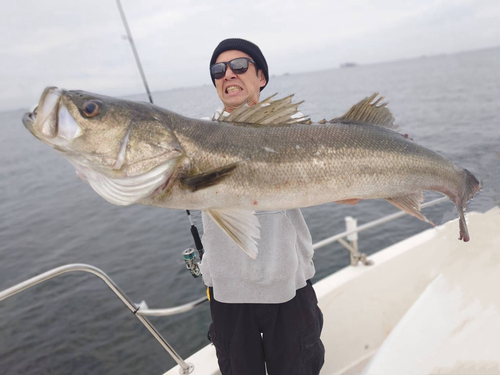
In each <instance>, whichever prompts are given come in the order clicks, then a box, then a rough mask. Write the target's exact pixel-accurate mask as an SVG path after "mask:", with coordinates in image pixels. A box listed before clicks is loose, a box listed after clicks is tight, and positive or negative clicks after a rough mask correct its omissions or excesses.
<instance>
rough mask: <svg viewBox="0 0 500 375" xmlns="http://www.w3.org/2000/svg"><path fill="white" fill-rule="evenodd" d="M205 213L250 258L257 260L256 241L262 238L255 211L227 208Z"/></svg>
mask: <svg viewBox="0 0 500 375" xmlns="http://www.w3.org/2000/svg"><path fill="white" fill-rule="evenodd" d="M205 212H206V213H207V214H208V215H209V216H210V217H211V218H212V220H213V221H215V222H216V223H217V225H218V226H219V227H220V228H221V229H222V230H223V231H224V232H225V233H226V234H227V235H228V236H229V237H230V238H231V239H232V240H233V241H234V242H236V243H237V244H238V245H239V246H240V247H241V248H242V249H243V251H244V252H245V253H247V254H248V256H249V257H250V258H252V259H256V258H257V253H258V252H259V251H258V249H257V241H256V240H255V239H259V238H260V230H259V227H260V224H259V220H258V219H257V217H256V216H255V215H254V211H249V210H241V209H236V208H235V209H231V208H229V209H228V208H225V209H220V210H207V211H205Z"/></svg>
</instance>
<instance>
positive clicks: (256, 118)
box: [217, 94, 312, 127]
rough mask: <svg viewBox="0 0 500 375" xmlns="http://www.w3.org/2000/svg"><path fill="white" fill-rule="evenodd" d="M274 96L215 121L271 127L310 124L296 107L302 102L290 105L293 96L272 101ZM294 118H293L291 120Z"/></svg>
mask: <svg viewBox="0 0 500 375" xmlns="http://www.w3.org/2000/svg"><path fill="white" fill-rule="evenodd" d="M274 96H276V94H274V95H271V96H270V97H268V98H266V99H264V100H263V101H261V102H260V103H258V104H256V105H253V106H251V107H250V106H248V105H247V104H246V103H245V104H244V105H242V106H241V107H239V108H237V109H235V110H234V111H233V112H232V113H231V114H230V115H229V116H223V115H222V114H221V115H220V116H219V118H218V119H217V121H221V122H231V123H235V124H238V123H245V124H253V125H261V126H263V127H267V126H269V127H271V126H275V125H283V124H311V123H312V122H311V120H310V119H309V118H308V117H307V116H304V115H302V114H301V113H300V112H299V110H298V107H299V105H300V104H302V103H303V102H299V103H292V97H293V95H289V96H287V97H285V98H282V99H278V100H272V98H273V97H274ZM292 116H295V117H294V118H291V117H292Z"/></svg>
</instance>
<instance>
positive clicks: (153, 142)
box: [23, 87, 184, 205]
mask: <svg viewBox="0 0 500 375" xmlns="http://www.w3.org/2000/svg"><path fill="white" fill-rule="evenodd" d="M154 108H155V107H153V106H152V105H150V104H149V103H139V102H133V101H127V100H122V99H117V98H111V97H107V96H104V95H98V94H93V93H88V92H85V91H69V90H62V89H58V88H56V87H48V88H46V89H45V90H44V92H43V94H42V96H41V98H40V101H39V103H38V106H37V107H36V108H35V109H34V110H33V111H32V112H28V113H26V114H25V115H24V117H23V123H24V126H25V127H26V128H27V129H28V130H29V131H30V132H31V133H32V134H33V135H34V136H35V137H36V138H38V139H39V140H41V141H42V142H44V143H46V144H47V145H49V146H51V147H53V148H54V149H55V150H57V151H58V152H60V153H61V154H63V155H64V156H65V157H66V158H67V159H68V160H69V161H70V162H71V163H72V164H73V165H74V166H75V169H76V172H77V175H78V176H79V177H81V178H82V179H83V180H84V181H86V182H88V183H89V184H90V185H91V186H92V188H94V190H96V192H97V193H99V194H100V195H101V196H103V197H104V198H105V199H106V200H108V201H109V202H111V203H114V204H118V205H129V204H132V203H136V202H138V201H139V200H141V199H144V198H146V197H148V196H149V195H151V194H153V193H154V192H156V191H157V190H158V189H160V190H162V191H163V190H164V189H165V188H166V187H167V185H168V182H169V180H170V177H171V176H172V174H173V172H174V171H175V169H176V168H177V166H178V164H179V161H180V160H181V159H182V156H183V155H184V154H183V151H182V148H181V146H180V145H179V143H178V141H177V138H176V136H175V134H174V133H173V131H172V130H171V129H170V128H169V127H168V125H167V124H165V122H162V121H161V119H160V118H159V116H158V112H157V111H156V110H155V109H154Z"/></svg>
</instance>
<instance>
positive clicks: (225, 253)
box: [202, 39, 325, 375]
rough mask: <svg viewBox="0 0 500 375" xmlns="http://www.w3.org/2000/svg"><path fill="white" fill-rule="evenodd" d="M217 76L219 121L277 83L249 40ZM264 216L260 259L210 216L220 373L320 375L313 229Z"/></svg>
mask: <svg viewBox="0 0 500 375" xmlns="http://www.w3.org/2000/svg"><path fill="white" fill-rule="evenodd" d="M210 74H211V78H212V81H213V83H214V86H215V88H216V89H217V94H218V95H219V98H220V100H221V101H222V103H223V105H224V108H223V109H220V110H217V111H216V113H215V114H214V118H219V117H220V116H223V117H224V116H228V115H229V114H230V113H231V112H233V111H234V110H235V109H236V108H238V107H240V106H241V105H244V104H246V105H248V106H253V105H255V104H257V103H258V102H259V96H260V91H262V90H263V89H264V88H265V87H266V85H267V83H268V82H269V71H268V66H267V62H266V59H265V58H264V55H263V54H262V52H261V50H260V49H259V47H258V46H257V45H255V44H253V43H251V42H249V41H246V40H243V39H226V40H223V41H222V42H221V43H220V44H219V45H218V46H217V48H216V49H215V51H214V52H213V55H212V58H211V60H210ZM296 117H302V116H301V114H299V115H298V116H296ZM270 173H272V172H271V171H270ZM256 215H257V217H258V219H259V223H260V240H259V241H258V247H259V254H258V256H257V258H256V259H252V258H250V257H249V256H248V255H247V254H246V253H244V252H242V251H241V250H240V248H239V246H238V245H237V244H236V243H235V242H234V241H232V240H231V239H230V238H229V237H228V236H227V235H226V234H225V233H224V232H223V231H222V230H221V229H220V228H219V226H217V225H216V224H215V223H214V222H213V220H212V219H211V218H210V216H209V215H207V214H205V213H203V216H202V217H203V227H204V236H203V244H204V248H205V250H206V253H205V256H204V258H203V262H202V273H203V279H204V282H205V284H206V285H207V287H208V293H209V296H210V310H211V313H212V321H213V322H212V324H211V325H210V328H209V337H210V339H211V341H212V342H213V344H214V345H215V347H216V350H217V358H218V361H219V367H220V370H221V372H222V374H223V375H226V374H238V375H244V374H248V375H250V374H251V375H265V374H266V366H267V372H268V374H269V375H277V374H290V375H292V374H297V375H299V374H300V375H308V374H311V375H312V374H319V371H320V369H321V367H322V366H323V362H324V353H325V350H324V347H323V344H322V342H321V339H320V334H321V329H322V326H323V316H322V313H321V311H320V309H319V307H318V304H317V302H318V301H317V299H316V294H315V293H314V289H313V287H312V284H311V278H312V277H313V276H314V273H315V269H314V264H313V260H312V258H313V254H314V251H313V248H312V240H311V235H310V233H309V229H308V227H307V225H306V222H305V220H304V218H303V216H302V213H301V212H300V209H291V210H279V211H260V212H256Z"/></svg>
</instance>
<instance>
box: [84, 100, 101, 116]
mask: <svg viewBox="0 0 500 375" xmlns="http://www.w3.org/2000/svg"><path fill="white" fill-rule="evenodd" d="M83 113H84V114H85V116H87V117H90V118H92V117H95V116H97V115H98V114H99V113H101V103H100V102H98V101H97V100H89V101H88V102H85V103H84V104H83Z"/></svg>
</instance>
